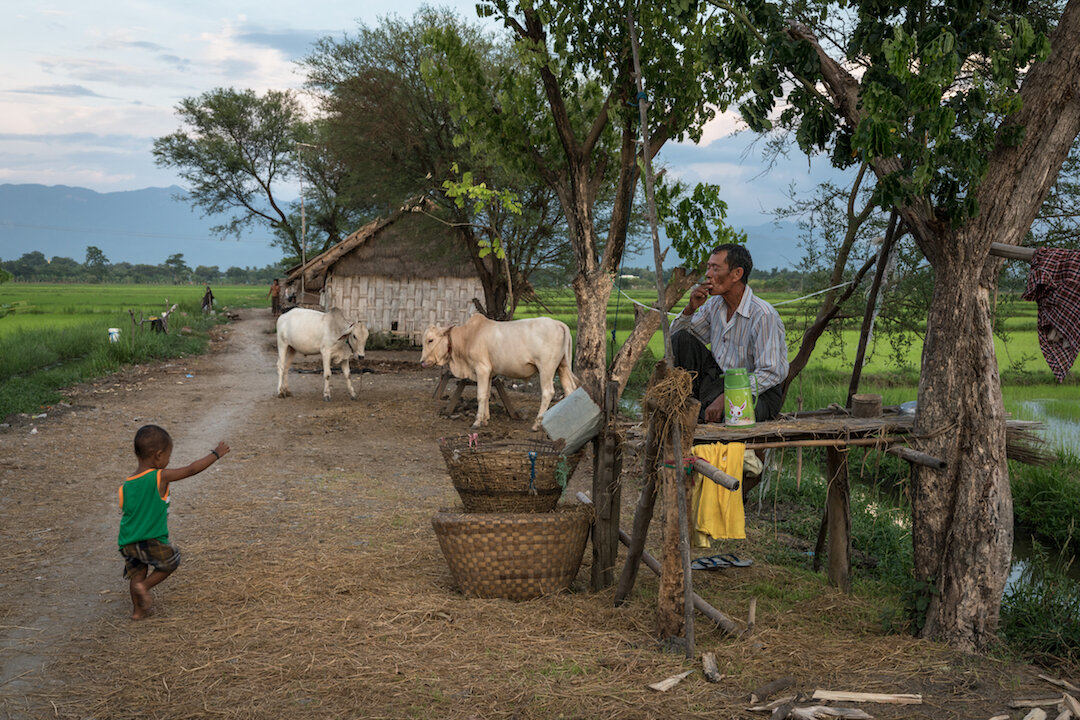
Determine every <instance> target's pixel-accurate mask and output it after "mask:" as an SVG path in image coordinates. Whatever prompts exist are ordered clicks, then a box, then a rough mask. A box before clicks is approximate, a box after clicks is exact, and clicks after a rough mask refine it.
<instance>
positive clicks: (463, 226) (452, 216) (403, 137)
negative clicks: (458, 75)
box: [303, 8, 569, 319]
mask: <svg viewBox="0 0 1080 720" xmlns="http://www.w3.org/2000/svg"><path fill="white" fill-rule="evenodd" d="M435 29H441V31H442V32H446V33H449V34H453V35H454V36H455V37H456V38H458V39H459V41H460V42H461V43H462V44H463V45H464V46H466V47H468V48H469V49H470V51H471V52H473V53H474V55H475V57H476V59H477V72H480V73H482V74H483V75H485V76H488V77H493V78H494V77H499V76H504V75H512V74H515V73H517V72H519V70H520V69H519V68H518V66H517V61H516V59H515V57H514V56H513V54H512V53H510V52H508V51H507V49H506V48H505V47H503V46H499V45H496V44H493V43H492V42H491V41H490V40H488V39H486V38H484V37H483V35H482V34H481V32H480V31H479V30H478V29H477V28H476V27H473V26H470V25H468V24H467V23H465V22H463V21H462V20H461V19H460V18H458V17H457V16H456V15H454V14H453V13H451V12H449V11H446V10H436V9H429V8H425V9H422V10H420V11H419V12H417V13H416V14H415V15H414V16H413V18H412V19H410V20H402V19H399V18H384V19H383V20H381V21H380V24H379V25H378V26H377V27H368V26H366V25H363V24H361V25H360V26H359V27H358V29H357V32H356V35H355V36H352V37H350V36H346V37H344V38H343V39H340V40H338V39H334V38H324V39H322V40H320V41H319V42H318V43H317V44H316V46H315V50H314V51H313V52H312V53H311V55H309V56H308V57H307V58H305V59H304V61H303V66H304V67H305V69H306V70H307V72H308V86H309V88H311V89H312V90H314V91H315V92H316V93H318V94H319V96H320V97H321V99H322V103H323V108H324V110H325V112H326V118H327V120H326V122H327V127H328V131H327V133H326V141H325V146H324V147H325V148H326V149H327V151H328V153H329V154H330V155H331V156H333V157H334V158H335V159H336V161H337V163H338V164H339V165H340V166H341V167H342V168H343V171H344V174H345V178H344V179H343V181H342V184H341V188H342V194H343V196H344V198H345V200H344V202H347V203H348V204H350V205H352V206H354V207H356V208H358V209H361V210H365V211H367V212H369V213H371V214H373V215H374V214H384V213H386V212H387V211H389V210H395V209H397V208H398V207H400V206H401V205H402V204H403V203H405V202H407V201H410V200H413V199H417V198H424V199H425V200H426V201H428V202H427V204H425V206H424V207H425V212H428V214H430V215H432V216H433V217H435V218H436V219H438V220H440V221H442V222H444V223H447V224H448V225H452V226H453V227H455V228H456V229H457V230H458V232H459V233H460V235H461V236H462V238H463V242H464V244H465V247H466V249H467V250H468V252H469V253H470V254H471V257H472V260H473V265H474V267H475V268H476V270H477V272H478V274H479V276H480V279H481V282H482V284H483V286H484V295H485V298H484V305H485V309H486V311H487V313H488V314H489V315H490V316H492V317H494V318H496V319H498V318H502V317H504V316H505V315H506V314H512V313H513V309H514V308H513V307H512V306H509V307H508V299H509V293H508V289H509V288H510V287H513V286H517V287H518V288H519V289H527V288H529V279H530V277H531V276H532V274H533V273H534V272H535V270H536V269H537V268H538V267H541V266H545V265H547V266H550V265H552V264H557V263H559V262H562V261H565V259H566V256H567V255H568V254H569V253H568V249H567V246H566V237H565V227H564V222H563V218H562V214H561V211H560V207H559V204H558V200H557V198H556V196H555V194H554V193H553V192H552V191H551V189H550V188H549V187H547V186H546V185H545V184H544V182H543V181H542V180H541V179H540V178H539V177H538V176H537V175H536V173H535V172H532V173H528V172H522V171H521V170H520V169H518V168H506V167H502V166H499V165H497V164H493V163H490V162H485V161H484V160H483V159H482V158H481V157H480V156H479V155H477V154H476V153H474V152H471V151H470V149H469V148H468V147H463V146H461V145H460V144H459V143H456V142H455V140H454V137H455V134H456V133H457V127H456V124H455V121H454V120H453V119H452V117H451V110H450V103H451V102H452V101H449V100H446V99H440V98H438V97H437V96H436V93H435V92H434V91H433V90H432V89H431V88H430V87H429V85H428V83H427V81H425V78H424V76H423V73H422V66H423V65H424V63H425V62H427V63H436V64H441V63H443V62H444V61H443V60H442V59H441V57H440V56H439V54H438V53H439V51H438V49H437V48H434V47H432V45H431V44H430V43H429V42H427V40H426V39H425V33H427V32H428V31H431V30H435ZM458 168H460V171H459V170H458ZM462 172H464V173H468V174H469V177H470V182H474V183H475V187H477V188H479V187H481V186H483V187H486V188H495V187H497V188H500V189H501V190H503V191H505V192H509V193H511V194H513V195H514V196H515V197H516V199H517V204H518V206H519V208H518V209H519V210H520V212H507V211H506V209H505V206H501V207H497V206H496V205H491V204H485V203H481V204H480V206H479V207H478V206H477V205H475V204H473V203H465V202H458V199H457V198H454V197H451V196H449V195H448V193H447V187H449V186H448V185H446V183H451V184H454V183H458V182H460V180H461V176H460V173H462ZM496 244H497V245H499V246H500V247H502V248H503V251H504V253H505V256H504V257H502V258H499V257H496V256H494V255H489V254H488V252H487V250H485V248H491V247H493V246H494V245H496ZM521 296H522V293H520V292H518V293H515V294H514V300H515V302H516V301H517V300H519V299H520V298H521Z"/></svg>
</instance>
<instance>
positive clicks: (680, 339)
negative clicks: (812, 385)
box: [671, 244, 788, 423]
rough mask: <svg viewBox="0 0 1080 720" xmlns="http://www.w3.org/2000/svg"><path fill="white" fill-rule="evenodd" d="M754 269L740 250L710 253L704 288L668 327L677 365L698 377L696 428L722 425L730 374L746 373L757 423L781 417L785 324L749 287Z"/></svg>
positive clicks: (731, 248) (725, 248)
mask: <svg viewBox="0 0 1080 720" xmlns="http://www.w3.org/2000/svg"><path fill="white" fill-rule="evenodd" d="M753 267H754V265H753V261H752V260H751V259H750V252H749V251H748V250H747V249H746V248H745V247H743V246H742V245H736V244H727V245H721V246H720V247H718V248H716V249H715V250H713V251H712V254H711V255H709V263H708V265H707V267H706V270H705V282H703V283H702V284H700V285H698V286H697V287H695V288H694V289H693V291H692V292H691V293H690V300H689V301H688V302H687V304H686V307H685V308H684V309H683V311H682V314H681V315H679V317H678V318H676V320H675V322H673V323H672V325H671V333H672V335H671V350H672V354H673V360H674V362H675V365H676V366H677V367H681V368H683V369H686V370H690V371H693V372H695V373H697V374H696V376H695V377H694V390H693V392H694V397H695V398H697V399H698V400H700V401H701V412H700V414H699V416H698V422H709V423H718V422H723V421H724V371H725V370H727V369H728V368H746V371H747V373H748V374H749V376H750V387H751V389H752V390H753V391H754V394H755V395H756V396H757V405H756V406H755V408H754V417H755V419H756V420H772V419H774V418H776V416H777V415H778V414H779V413H780V406H781V404H783V400H784V398H783V383H784V379H785V378H786V377H787V371H788V360H787V343H786V342H785V340H784V323H783V322H782V321H781V320H780V314H779V313H777V312H776V309H775V308H774V307H773V306H772V305H770V304H769V303H767V302H765V301H764V300H762V299H761V298H759V297H758V296H756V295H755V294H754V291H753V290H751V289H750V288H749V287H747V285H746V281H747V279H748V278H749V277H750V271H751V270H752V269H753ZM706 344H708V345H709V346H711V347H712V350H711V351H710V350H709V348H708V347H706Z"/></svg>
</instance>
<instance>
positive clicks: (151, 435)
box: [135, 425, 173, 460]
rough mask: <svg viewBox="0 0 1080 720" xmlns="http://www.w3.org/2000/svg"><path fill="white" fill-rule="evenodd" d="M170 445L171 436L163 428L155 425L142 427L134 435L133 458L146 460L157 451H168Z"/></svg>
mask: <svg viewBox="0 0 1080 720" xmlns="http://www.w3.org/2000/svg"><path fill="white" fill-rule="evenodd" d="M172 444H173V441H172V436H171V435H169V433H168V431H166V430H165V428H163V427H159V426H157V425H143V426H142V427H141V428H139V430H138V432H136V433H135V457H137V458H139V459H140V460H143V459H146V458H148V457H150V456H151V455H153V454H154V453H156V452H158V451H159V450H168V449H169V448H171V447H172Z"/></svg>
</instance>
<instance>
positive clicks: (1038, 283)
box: [1021, 248, 1080, 382]
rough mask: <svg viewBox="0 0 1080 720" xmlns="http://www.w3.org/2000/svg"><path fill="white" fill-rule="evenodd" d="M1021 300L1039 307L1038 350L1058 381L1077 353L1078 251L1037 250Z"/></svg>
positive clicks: (1079, 328)
mask: <svg viewBox="0 0 1080 720" xmlns="http://www.w3.org/2000/svg"><path fill="white" fill-rule="evenodd" d="M1021 297H1023V299H1024V300H1034V301H1035V302H1036V303H1037V304H1038V306H1039V314H1038V327H1039V347H1040V348H1041V349H1042V352H1043V357H1045V358H1046V363H1047V365H1049V366H1050V370H1052V371H1053V373H1054V377H1055V378H1057V381H1058V382H1062V381H1063V380H1065V375H1066V374H1067V373H1068V372H1069V368H1071V367H1072V366H1073V363H1074V362H1076V356H1077V354H1078V353H1080V251H1078V250H1061V249H1056V248H1037V249H1036V250H1035V255H1034V257H1032V259H1031V272H1030V273H1028V279H1027V287H1026V288H1025V289H1024V294H1023V295H1022V296H1021Z"/></svg>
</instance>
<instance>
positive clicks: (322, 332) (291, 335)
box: [277, 308, 368, 400]
mask: <svg viewBox="0 0 1080 720" xmlns="http://www.w3.org/2000/svg"><path fill="white" fill-rule="evenodd" d="M367 338H368V331H367V327H366V326H365V325H364V324H363V323H356V322H349V321H348V320H346V319H345V315H344V313H342V312H341V310H340V309H338V308H330V310H329V311H327V312H319V311H318V310H308V309H307V308H294V309H293V310H290V311H288V312H287V313H285V314H284V315H282V316H281V317H279V318H278V320H277V343H278V362H277V370H278V389H277V394H278V397H286V396H288V395H292V393H291V392H290V391H289V365H290V364H292V361H293V356H294V355H295V354H296V353H300V354H301V355H321V356H322V364H323V400H329V399H330V366H331V364H332V363H337V364H339V365H340V366H341V374H342V375H344V376H345V385H346V386H347V387H348V388H349V395H350V396H351V397H352V399H353V400H355V399H356V390H354V389H353V385H352V379H351V378H350V377H349V361H350V360H352V358H353V357H357V358H363V357H364V345H365V344H366V343H367Z"/></svg>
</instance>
